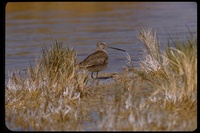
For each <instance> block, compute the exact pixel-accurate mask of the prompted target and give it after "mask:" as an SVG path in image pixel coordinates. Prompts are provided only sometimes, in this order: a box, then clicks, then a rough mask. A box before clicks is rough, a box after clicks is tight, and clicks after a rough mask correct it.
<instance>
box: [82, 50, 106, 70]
mask: <svg viewBox="0 0 200 133" xmlns="http://www.w3.org/2000/svg"><path fill="white" fill-rule="evenodd" d="M107 64H108V54H107V53H106V52H105V51H103V50H97V51H96V52H94V53H92V54H91V55H89V56H88V57H87V58H86V59H85V60H83V61H82V62H80V63H79V67H80V68H87V69H88V70H89V71H94V72H95V71H101V70H103V69H105V67H107Z"/></svg>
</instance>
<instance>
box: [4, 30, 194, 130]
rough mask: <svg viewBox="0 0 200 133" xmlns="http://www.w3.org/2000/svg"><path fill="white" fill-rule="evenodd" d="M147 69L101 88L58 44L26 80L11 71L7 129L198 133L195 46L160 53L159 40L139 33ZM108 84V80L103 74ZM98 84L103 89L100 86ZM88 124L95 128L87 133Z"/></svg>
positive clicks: (125, 73) (118, 77)
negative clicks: (194, 131) (180, 132)
mask: <svg viewBox="0 0 200 133" xmlns="http://www.w3.org/2000/svg"><path fill="white" fill-rule="evenodd" d="M138 37H139V39H140V40H141V41H142V42H143V43H144V44H145V46H146V51H145V52H144V60H142V61H141V67H139V68H134V69H133V68H130V67H128V68H127V69H125V70H124V71H121V72H119V73H117V74H115V75H113V80H112V82H109V81H111V80H108V81H107V83H102V80H100V81H99V83H98V85H97V83H92V82H93V81H92V80H91V79H90V78H89V76H88V72H87V71H82V70H81V71H80V70H79V69H78V65H77V58H76V54H75V51H74V50H73V49H70V48H69V47H63V45H62V44H60V43H59V42H55V44H54V45H52V47H51V48H50V49H47V48H46V47H44V48H43V49H42V57H41V58H40V59H38V60H36V62H35V66H30V67H29V68H28V71H27V73H26V74H25V75H23V76H22V75H20V73H19V72H18V71H13V72H12V73H11V74H10V76H9V79H8V83H7V85H6V89H5V114H6V122H7V126H8V128H9V129H16V128H17V127H21V128H20V129H19V130H36V131H37V130H41V131H42V130H45V131H47V130H59V131H60V130H61V131H63V130H64V131H66V130H104V131H105V130H106V131H110V130H118V131H123V130H129V131H153V130H164V131H172V130H178V131H193V130H195V129H196V128H197V48H196V47H197V42H196V39H195V38H193V37H191V38H190V39H188V41H187V42H181V41H177V42H174V47H173V48H172V47H169V46H166V49H165V51H163V53H162V52H161V51H160V47H159V42H158V41H157V40H156V35H155V34H153V33H152V31H151V30H141V31H140V33H139V36H138ZM100 74H102V76H105V73H100ZM94 82H97V81H94ZM88 123H89V125H87V124H88Z"/></svg>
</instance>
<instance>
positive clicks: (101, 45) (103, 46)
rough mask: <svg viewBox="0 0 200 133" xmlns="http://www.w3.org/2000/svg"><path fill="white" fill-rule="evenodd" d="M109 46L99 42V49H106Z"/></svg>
mask: <svg viewBox="0 0 200 133" xmlns="http://www.w3.org/2000/svg"><path fill="white" fill-rule="evenodd" d="M106 47H107V45H106V43H105V42H97V49H106Z"/></svg>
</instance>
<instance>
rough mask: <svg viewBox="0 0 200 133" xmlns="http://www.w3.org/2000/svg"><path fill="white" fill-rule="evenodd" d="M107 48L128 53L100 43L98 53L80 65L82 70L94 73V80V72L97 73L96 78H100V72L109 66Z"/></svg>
mask: <svg viewBox="0 0 200 133" xmlns="http://www.w3.org/2000/svg"><path fill="white" fill-rule="evenodd" d="M106 48H111V49H115V50H120V51H123V52H126V51H125V50H122V49H119V48H114V47H110V46H107V45H106V43H105V42H98V43H97V49H96V51H95V52H94V53H92V54H91V55H89V56H88V57H87V58H85V59H84V60H83V61H82V62H80V63H79V67H80V68H86V69H87V70H88V71H90V72H92V74H91V77H92V78H93V72H96V78H98V72H99V71H102V70H104V69H105V68H106V67H107V65H108V53H107V52H106V50H105V49H106Z"/></svg>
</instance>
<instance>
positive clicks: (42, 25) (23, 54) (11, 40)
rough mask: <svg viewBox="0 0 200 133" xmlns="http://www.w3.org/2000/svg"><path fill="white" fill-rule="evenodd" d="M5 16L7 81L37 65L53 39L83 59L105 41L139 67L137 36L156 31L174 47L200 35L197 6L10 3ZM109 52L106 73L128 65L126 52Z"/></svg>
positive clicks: (106, 3) (110, 3)
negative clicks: (12, 74) (15, 72)
mask: <svg viewBox="0 0 200 133" xmlns="http://www.w3.org/2000/svg"><path fill="white" fill-rule="evenodd" d="M5 13H6V14H5V17H6V20H5V25H6V30H5V32H6V33H5V35H6V36H5V39H6V40H5V52H6V53H5V76H6V77H5V79H7V78H8V72H9V71H11V70H12V69H17V70H24V69H26V68H27V67H28V66H29V64H30V63H31V64H34V63H35V57H36V56H38V55H40V53H41V52H40V50H41V48H42V45H44V44H45V45H46V46H49V45H50V44H53V41H52V40H58V41H59V42H63V44H64V45H69V46H70V47H74V48H75V50H76V52H77V58H78V60H79V61H81V60H83V59H84V58H85V57H86V56H88V55H89V54H91V53H92V52H94V51H95V49H96V43H97V42H98V41H104V42H106V43H107V44H108V45H109V46H113V47H117V48H121V49H124V50H126V51H127V52H128V53H129V54H130V56H131V58H132V61H133V63H134V66H135V67H138V66H139V61H140V60H141V59H142V55H143V54H142V52H143V51H142V49H144V46H143V43H142V42H141V41H140V40H139V39H138V38H137V37H138V31H139V30H141V29H142V28H152V30H153V31H156V34H157V39H158V40H159V41H160V43H161V47H162V49H163V48H164V46H165V45H167V44H168V42H169V43H170V44H172V41H170V39H169V38H170V37H172V38H173V39H175V40H176V39H179V40H187V38H188V37H190V35H191V34H192V35H194V36H197V3H195V2H156V3H155V2H74V3H73V2H57V3H55V2H38V3H37V2H27V3H26V2H17V3H11V2H9V3H7V5H6V12H5ZM188 29H189V30H188ZM169 35H170V36H169ZM108 53H109V65H108V68H107V69H106V70H104V72H117V71H120V70H121V69H122V67H123V66H125V65H126V57H125V55H124V53H123V52H119V51H115V50H109V49H108ZM61 58H62V57H61Z"/></svg>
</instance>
